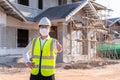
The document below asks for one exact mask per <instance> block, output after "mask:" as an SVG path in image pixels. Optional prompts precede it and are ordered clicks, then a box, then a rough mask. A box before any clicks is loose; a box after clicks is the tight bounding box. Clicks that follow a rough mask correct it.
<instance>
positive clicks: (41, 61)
mask: <svg viewBox="0 0 120 80" xmlns="http://www.w3.org/2000/svg"><path fill="white" fill-rule="evenodd" d="M47 40H48V39H47ZM47 40H46V41H45V43H46V42H47ZM39 41H40V48H41V40H40V38H39ZM45 43H44V44H43V47H42V49H40V52H41V54H40V63H39V73H40V74H41V63H42V50H43V48H44V45H45Z"/></svg>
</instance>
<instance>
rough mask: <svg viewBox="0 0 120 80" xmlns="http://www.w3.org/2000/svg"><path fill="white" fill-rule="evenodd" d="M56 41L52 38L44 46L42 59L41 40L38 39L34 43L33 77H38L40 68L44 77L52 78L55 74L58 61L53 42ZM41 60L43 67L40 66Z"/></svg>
mask: <svg viewBox="0 0 120 80" xmlns="http://www.w3.org/2000/svg"><path fill="white" fill-rule="evenodd" d="M54 41H55V40H54V39H52V38H50V39H48V40H47V41H46V43H45V44H44V47H43V49H42V59H40V56H41V47H40V39H39V38H36V39H34V40H33V41H32V57H31V58H32V62H33V63H35V66H34V68H33V69H32V70H31V73H32V74H33V75H37V74H38V73H39V67H40V68H41V69H40V71H41V74H42V75H43V76H50V75H53V74H54V73H55V62H56V61H55V60H56V50H55V49H54V47H53V42H54ZM40 60H41V66H40V64H39V63H40Z"/></svg>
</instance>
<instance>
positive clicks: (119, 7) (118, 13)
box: [96, 0, 120, 18]
mask: <svg viewBox="0 0 120 80" xmlns="http://www.w3.org/2000/svg"><path fill="white" fill-rule="evenodd" d="M96 2H97V3H99V4H102V5H104V6H106V7H107V8H109V9H112V10H113V12H111V13H109V14H110V15H111V18H115V17H120V0H96Z"/></svg>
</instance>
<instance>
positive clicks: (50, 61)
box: [23, 17, 62, 80]
mask: <svg viewBox="0 0 120 80" xmlns="http://www.w3.org/2000/svg"><path fill="white" fill-rule="evenodd" d="M38 25H39V33H40V37H38V38H34V39H33V40H32V41H31V42H30V43H29V44H28V46H27V47H26V48H25V51H24V54H23V58H24V60H25V62H26V64H27V66H28V67H30V68H31V76H30V80H55V77H54V74H55V64H56V56H57V52H61V51H62V46H61V45H60V43H59V42H58V41H57V40H55V39H53V38H51V37H50V36H49V32H50V27H51V22H50V20H49V19H48V18H47V17H43V18H42V19H41V20H40V21H39V23H38Z"/></svg>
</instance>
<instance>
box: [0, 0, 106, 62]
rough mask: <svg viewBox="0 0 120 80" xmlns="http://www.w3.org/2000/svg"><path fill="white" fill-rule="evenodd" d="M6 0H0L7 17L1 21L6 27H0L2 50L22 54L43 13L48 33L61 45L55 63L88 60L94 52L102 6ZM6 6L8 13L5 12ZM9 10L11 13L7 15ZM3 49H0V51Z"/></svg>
mask: <svg viewBox="0 0 120 80" xmlns="http://www.w3.org/2000/svg"><path fill="white" fill-rule="evenodd" d="M9 1H10V2H9ZM9 1H8V0H1V1H0V6H1V8H2V9H3V11H4V15H6V16H5V18H3V17H2V19H6V20H5V21H3V22H1V23H4V24H5V27H2V26H0V29H3V30H5V31H3V30H2V32H1V31H0V32H1V34H4V35H1V34H0V35H1V36H4V37H5V39H4V40H3V38H0V40H1V41H3V42H0V44H2V45H1V46H0V47H1V50H3V52H4V51H8V52H7V54H22V50H23V48H24V47H25V46H26V45H27V44H28V42H29V41H31V40H32V38H33V37H36V36H39V33H38V30H37V29H38V26H37V23H38V22H39V20H40V19H41V18H42V17H44V16H45V17H48V18H49V19H50V20H51V21H52V31H51V33H50V35H51V36H52V37H54V38H56V39H58V41H59V42H60V43H61V44H62V46H63V52H62V53H60V54H58V58H57V62H71V61H78V60H89V59H91V58H92V57H94V56H95V55H96V32H99V31H101V30H102V29H104V26H103V24H102V21H101V20H100V17H99V16H98V11H99V10H104V9H106V8H105V7H104V6H101V5H99V4H97V3H95V2H93V1H90V0H79V1H77V2H76V1H75V0H35V1H34V0H9ZM13 6H14V7H13ZM9 9H10V12H8V13H7V11H8V10H9ZM11 11H13V12H11ZM10 13H11V14H13V15H12V16H9V15H10ZM15 13H16V14H17V15H16V14H15ZM17 16H19V17H17ZM14 17H15V18H14ZM16 17H17V18H16ZM19 18H20V19H19ZM4 32H6V33H4ZM3 44H4V45H3ZM9 50H11V51H9ZM18 50H19V51H18ZM15 51H16V52H15ZM3 52H1V51H0V54H1V53H3Z"/></svg>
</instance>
